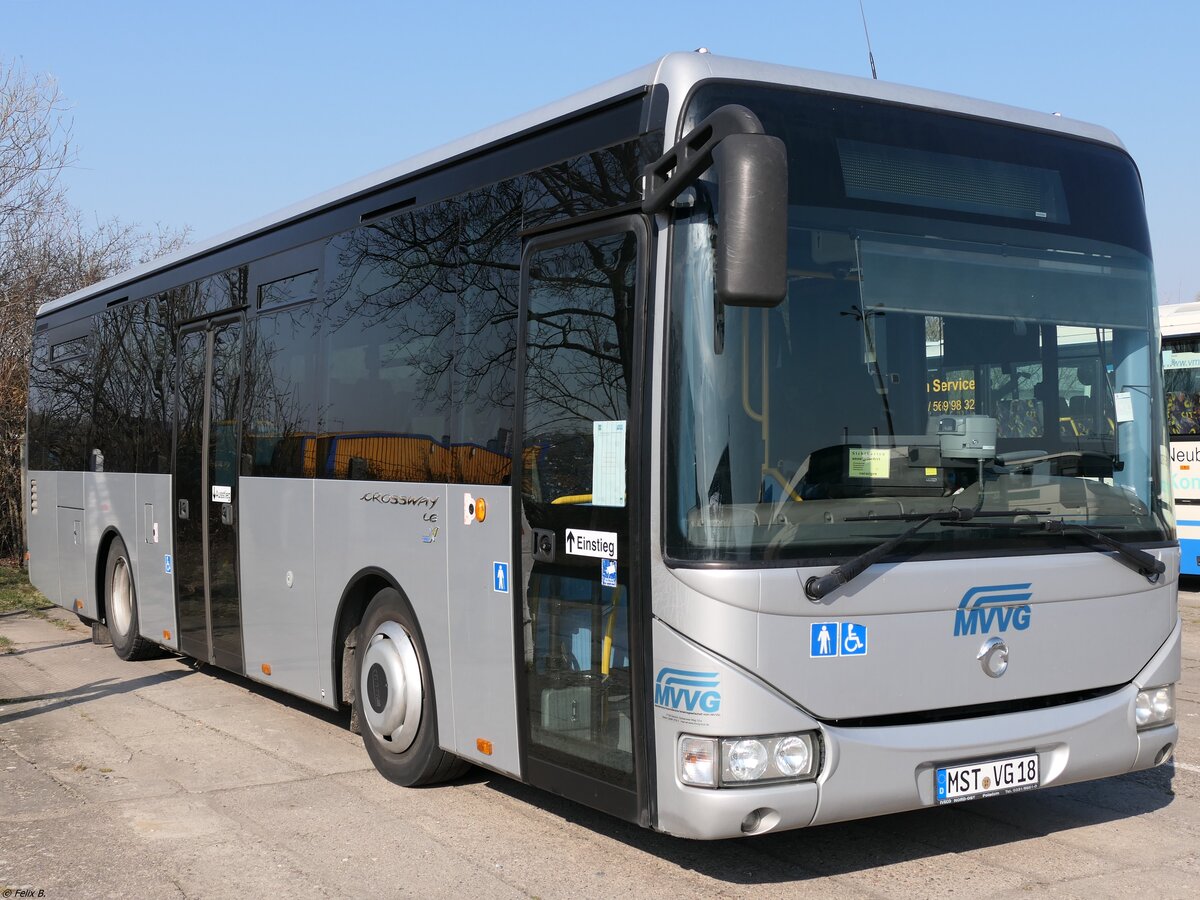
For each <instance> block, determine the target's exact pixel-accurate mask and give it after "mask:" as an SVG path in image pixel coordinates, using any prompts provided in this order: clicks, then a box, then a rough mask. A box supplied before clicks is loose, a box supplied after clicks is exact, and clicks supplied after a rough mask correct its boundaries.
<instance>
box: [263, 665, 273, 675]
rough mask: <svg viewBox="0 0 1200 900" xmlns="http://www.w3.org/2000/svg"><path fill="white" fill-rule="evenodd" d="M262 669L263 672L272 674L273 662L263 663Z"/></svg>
mask: <svg viewBox="0 0 1200 900" xmlns="http://www.w3.org/2000/svg"><path fill="white" fill-rule="evenodd" d="M262 671H263V674H264V675H270V674H271V664H270V663H263V664H262Z"/></svg>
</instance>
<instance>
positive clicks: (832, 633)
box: [808, 622, 840, 657]
mask: <svg viewBox="0 0 1200 900" xmlns="http://www.w3.org/2000/svg"><path fill="white" fill-rule="evenodd" d="M809 637H810V640H809V648H808V655H809V656H813V657H822V656H837V655H838V647H839V646H840V642H839V641H838V623H837V622H813V623H812V624H811V625H810V626H809Z"/></svg>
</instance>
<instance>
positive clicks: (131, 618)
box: [104, 537, 158, 662]
mask: <svg viewBox="0 0 1200 900" xmlns="http://www.w3.org/2000/svg"><path fill="white" fill-rule="evenodd" d="M104 613H105V619H106V621H105V624H106V625H107V626H108V633H109V635H111V636H112V645H113V650H115V651H116V653H117V656H119V657H121V659H124V660H129V661H131V662H132V661H134V660H139V659H149V658H150V657H152V656H155V655H157V653H158V648H157V647H156V646H155V645H154V644H152V643H150V641H148V640H146V639H145V638H143V637H142V636H141V635H140V634H138V610H137V591H136V590H135V588H134V583H133V564H132V563H131V562H130V560H129V551H128V550H126V549H125V542H124V541H123V540H121V538H120V537H115V538H113V542H112V543H111V544H109V547H108V561H107V562H106V563H105V566H104Z"/></svg>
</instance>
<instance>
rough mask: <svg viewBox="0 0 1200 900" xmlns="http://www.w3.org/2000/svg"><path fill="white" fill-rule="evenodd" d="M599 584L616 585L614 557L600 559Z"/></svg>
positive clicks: (605, 585)
mask: <svg viewBox="0 0 1200 900" xmlns="http://www.w3.org/2000/svg"><path fill="white" fill-rule="evenodd" d="M600 584H601V585H602V586H604V587H616V586H617V561H616V560H615V559H602V560H600Z"/></svg>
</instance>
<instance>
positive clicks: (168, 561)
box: [163, 553, 172, 575]
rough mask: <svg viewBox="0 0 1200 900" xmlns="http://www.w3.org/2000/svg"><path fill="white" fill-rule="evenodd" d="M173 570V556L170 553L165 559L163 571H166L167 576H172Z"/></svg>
mask: <svg viewBox="0 0 1200 900" xmlns="http://www.w3.org/2000/svg"><path fill="white" fill-rule="evenodd" d="M171 568H172V565H171V554H170V553H168V554H166V555H165V556H164V557H163V571H164V572H165V573H166V574H168V575H170V574H171Z"/></svg>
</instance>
